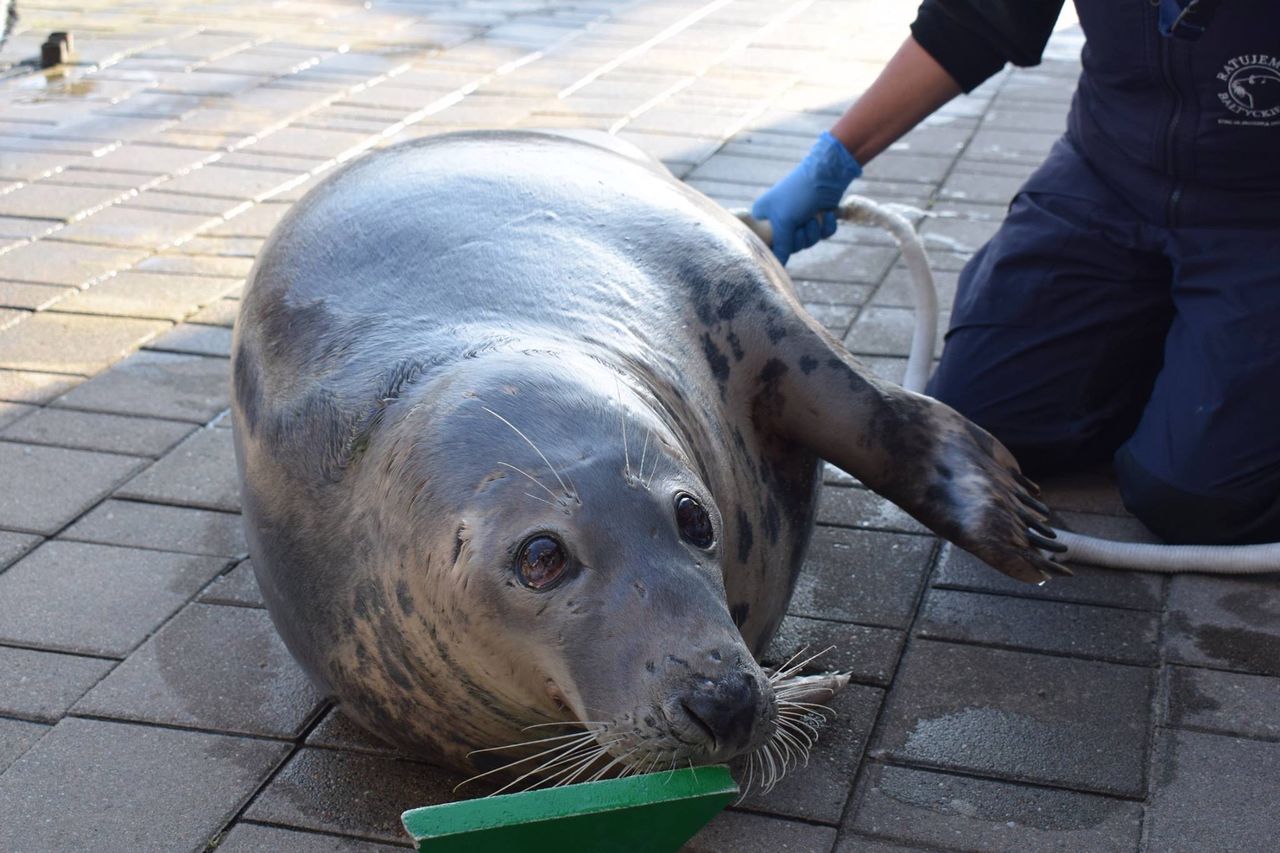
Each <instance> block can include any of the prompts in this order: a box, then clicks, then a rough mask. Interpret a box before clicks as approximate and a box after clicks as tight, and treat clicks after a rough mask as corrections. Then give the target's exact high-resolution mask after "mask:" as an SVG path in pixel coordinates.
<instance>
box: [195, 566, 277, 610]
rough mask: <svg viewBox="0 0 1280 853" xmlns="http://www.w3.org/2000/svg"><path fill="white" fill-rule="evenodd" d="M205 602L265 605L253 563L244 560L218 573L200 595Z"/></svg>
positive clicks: (247, 605) (253, 605)
mask: <svg viewBox="0 0 1280 853" xmlns="http://www.w3.org/2000/svg"><path fill="white" fill-rule="evenodd" d="M200 600H201V601H203V602H205V603H206V604H233V605H236V606H239V607H265V606H266V605H265V604H264V603H263V601H262V590H260V589H258V579H257V578H256V577H255V576H254V574H253V564H252V563H251V562H250V561H248V560H245V561H244V562H243V563H240V564H239V565H237V566H236V567H235V568H233V569H232V570H231V571H229V572H226V573H225V574H222V575H219V576H218V577H217V578H215V579H214V581H213V583H211V584H209V587H208V589H206V590H205V591H204V592H203V593H201V595H200Z"/></svg>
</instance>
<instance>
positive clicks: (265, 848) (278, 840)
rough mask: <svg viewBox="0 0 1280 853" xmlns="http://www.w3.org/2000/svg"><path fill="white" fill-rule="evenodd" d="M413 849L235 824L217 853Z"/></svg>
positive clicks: (365, 852)
mask: <svg viewBox="0 0 1280 853" xmlns="http://www.w3.org/2000/svg"><path fill="white" fill-rule="evenodd" d="M411 846H412V845H411V844H409V842H408V841H406V842H405V843H404V844H402V845H399V846H395V847H392V846H388V845H386V844H375V843H374V842H372V841H359V840H357V839H354V838H342V837H340V836H337V835H321V834H319V833H316V832H299V831H298V830H295V829H281V828H280V827H278V826H266V825H263V824H257V823H237V824H236V825H235V826H233V827H231V831H230V832H228V833H227V834H226V835H224V836H223V837H222V842H221V843H220V844H219V845H218V853H283V851H289V853H390V851H393V850H403V849H404V848H405V847H411Z"/></svg>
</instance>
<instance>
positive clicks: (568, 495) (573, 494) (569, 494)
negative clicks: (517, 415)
mask: <svg viewBox="0 0 1280 853" xmlns="http://www.w3.org/2000/svg"><path fill="white" fill-rule="evenodd" d="M480 408H482V409H484V410H485V411H486V412H488V413H489V414H491V415H493V416H494V417H495V418H497V419H498V420H500V421H502V422H503V423H504V424H506V425H507V426H509V427H511V429H512V431H514V432H515V434H516V435H518V436H520V437H521V438H522V439H524V441H525V444H528V445H529V446H530V447H532V448H533V452H534V453H536V454H538V456H539V457H541V459H542V461H543V462H544V463H546V466H547V468H549V469H550V470H551V473H552V475H554V476H555V478H556V482H558V483H559V484H560V488H561V489H562V490H563V491H564V496H565V498H568V499H573V498H576V495H577V493H576V492H573V491H570V489H569V487H568V486H567V485H565V482H564V478H563V477H561V476H560V472H559V471H557V470H556V466H554V465H552V464H551V460H550V459H548V458H547V454H545V453H543V452H542V450H541V448H539V447H538V445H536V444H534V443H533V440H532V439H530V438H529V436H527V435H525V434H524V433H523V432H521V431H520V428H519V427H517V426H516V425H515V424H513V423H512V422H511V421H509V420H507V419H506V418H504V417H503V416H502V415H500V414H498V413H497V412H495V411H494V410H493V409H491V408H489V407H488V406H481V407H480Z"/></svg>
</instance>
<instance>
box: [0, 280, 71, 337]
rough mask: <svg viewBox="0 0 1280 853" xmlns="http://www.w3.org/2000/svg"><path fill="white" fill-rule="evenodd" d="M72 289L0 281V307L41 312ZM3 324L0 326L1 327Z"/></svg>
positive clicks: (59, 286)
mask: <svg viewBox="0 0 1280 853" xmlns="http://www.w3.org/2000/svg"><path fill="white" fill-rule="evenodd" d="M75 292H76V290H75V288H74V287H63V286H61V285H54V284H26V283H24V282H21V281H0V305H3V306H5V307H7V308H20V309H25V310H28V311H43V310H44V309H46V308H48V307H49V306H51V305H54V304H56V303H57V302H58V301H59V300H60V299H62V298H63V297H64V296H66V295H67V294H69V293H75ZM2 326H3V324H0V327H2Z"/></svg>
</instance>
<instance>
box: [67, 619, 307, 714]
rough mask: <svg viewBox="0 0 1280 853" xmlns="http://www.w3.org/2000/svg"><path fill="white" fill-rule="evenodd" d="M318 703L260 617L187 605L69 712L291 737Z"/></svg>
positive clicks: (272, 631) (297, 669)
mask: <svg viewBox="0 0 1280 853" xmlns="http://www.w3.org/2000/svg"><path fill="white" fill-rule="evenodd" d="M321 701H322V698H321V696H320V693H319V691H317V690H316V688H315V687H314V686H312V684H311V682H310V681H308V680H307V677H306V675H305V674H304V673H303V671H302V670H301V668H299V667H298V665H297V663H295V662H294V660H293V658H292V657H290V656H289V650H288V649H286V648H285V646H284V641H283V640H281V639H280V636H279V635H278V634H277V633H276V630H275V628H274V626H272V624H271V618H270V617H269V616H268V615H267V613H266V611H265V610H258V609H255V608H249V607H221V606H218V605H211V604H192V605H189V606H188V607H187V608H186V609H184V610H183V611H182V612H181V613H179V614H178V615H177V616H175V617H174V618H173V619H171V620H170V621H169V622H168V623H167V624H166V625H165V626H164V627H163V628H161V629H160V631H159V632H158V633H157V634H156V635H155V636H154V637H152V638H151V639H149V640H148V641H147V642H146V643H144V644H143V645H142V647H141V648H139V649H138V650H137V651H135V652H134V653H133V654H131V655H129V658H128V659H127V660H126V661H125V662H124V663H122V664H120V665H119V666H117V667H116V669H115V671H114V672H112V673H111V674H110V675H109V676H107V677H106V678H105V679H104V680H103V681H102V683H100V684H99V685H98V686H96V687H94V688H93V689H92V690H90V691H89V693H88V694H87V695H86V696H85V697H84V698H83V699H81V700H80V702H79V703H77V704H76V707H75V713H77V714H86V715H91V716H98V717H116V718H119V719H123V720H136V721H139V722H150V723H163V724H166V725H174V726H191V727H194V728H201V729H214V730H216V731H222V732H228V733H233V734H248V735H261V736H264V737H286V738H292V737H296V736H297V735H298V734H300V733H301V731H302V729H303V727H304V726H305V725H306V723H307V722H308V721H309V720H311V719H312V718H313V716H314V715H315V713H316V711H317V709H318V708H319V707H320V704H321Z"/></svg>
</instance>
